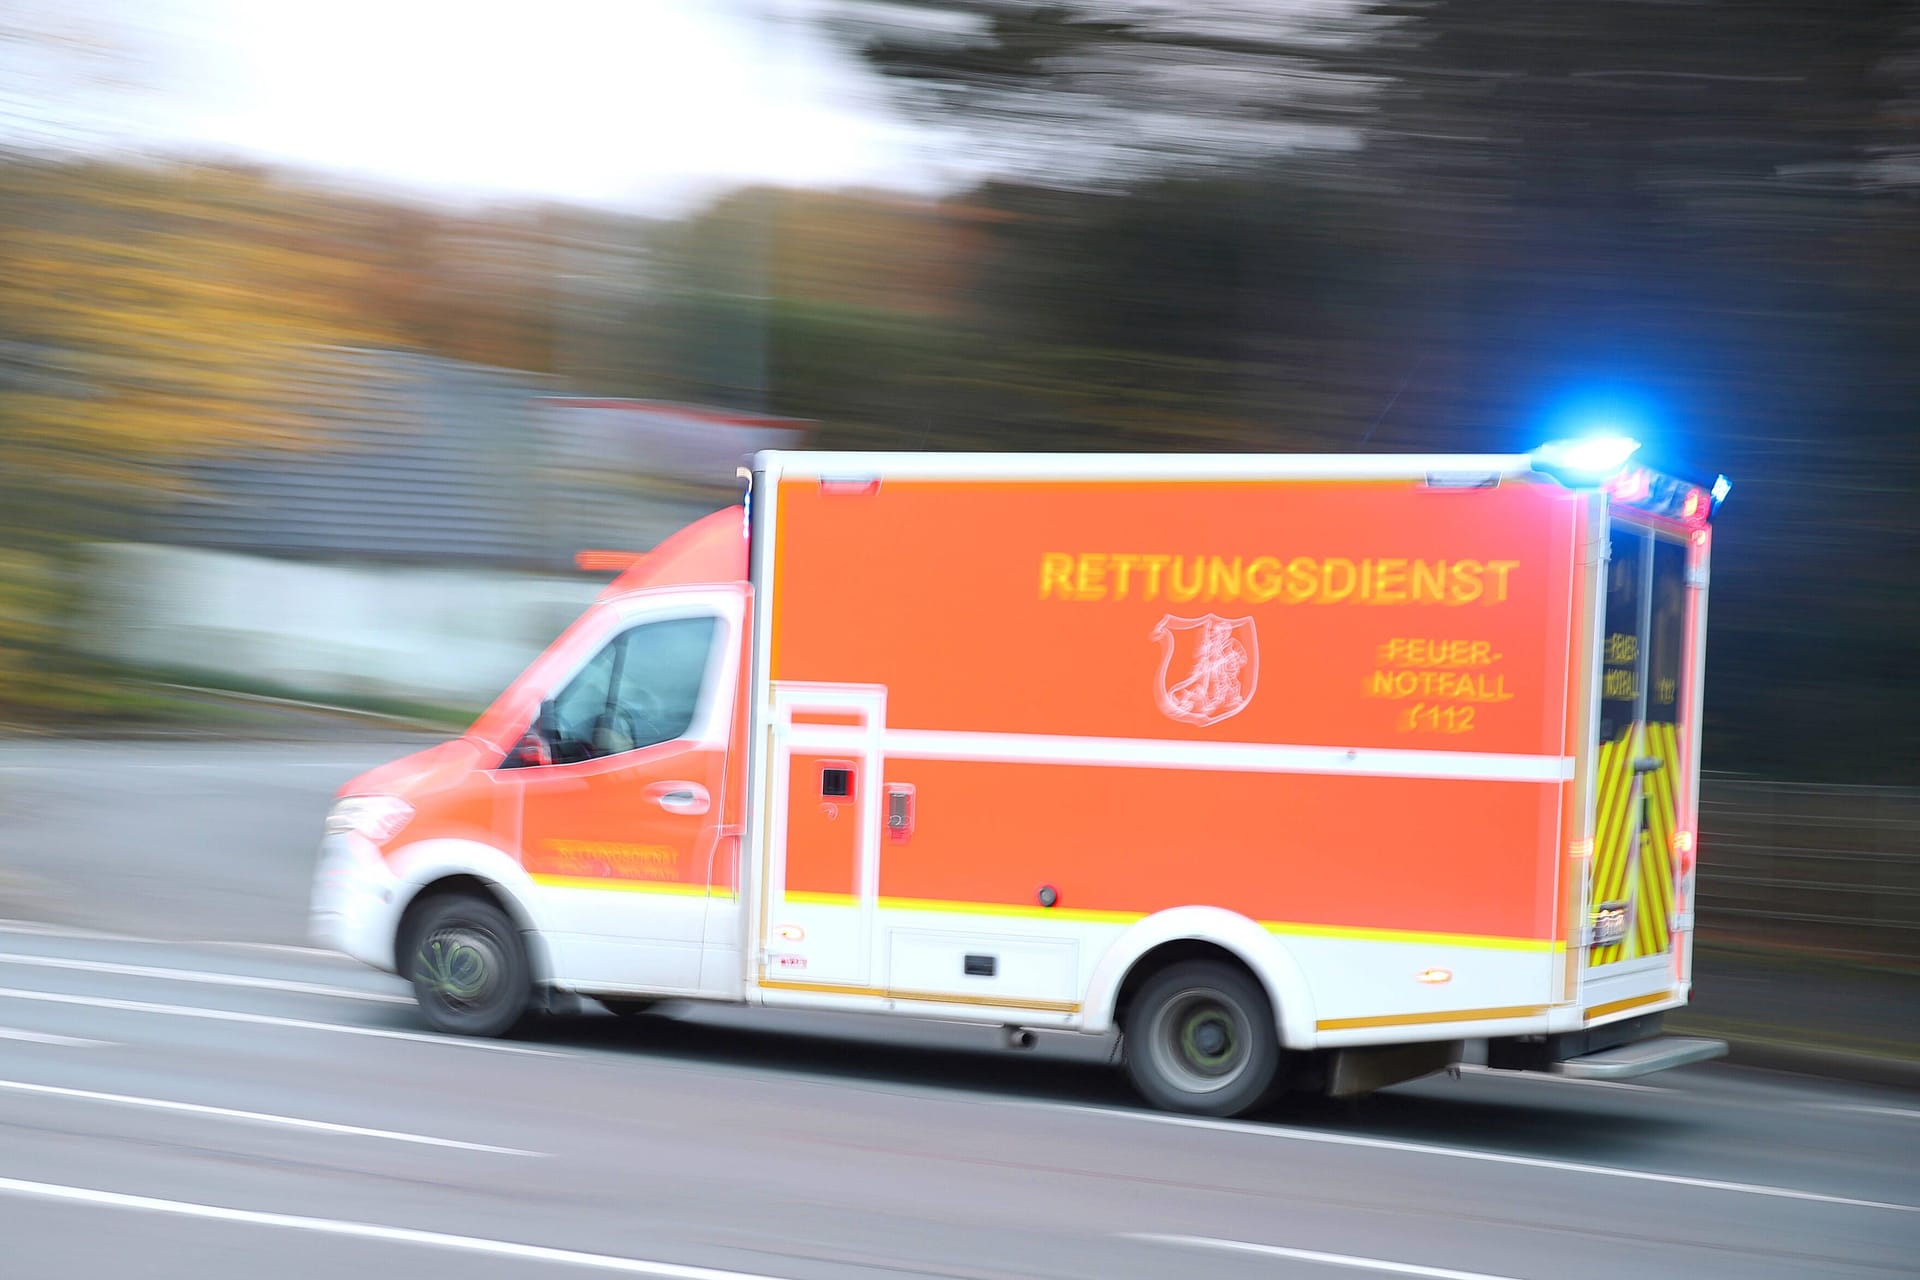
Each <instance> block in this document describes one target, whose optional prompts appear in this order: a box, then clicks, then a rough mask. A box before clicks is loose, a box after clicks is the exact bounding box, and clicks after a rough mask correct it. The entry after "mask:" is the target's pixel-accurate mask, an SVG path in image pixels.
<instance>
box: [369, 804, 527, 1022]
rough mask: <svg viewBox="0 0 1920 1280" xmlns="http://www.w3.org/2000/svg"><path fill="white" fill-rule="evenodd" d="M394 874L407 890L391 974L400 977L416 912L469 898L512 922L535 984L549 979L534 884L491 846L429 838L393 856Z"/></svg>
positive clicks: (396, 931) (515, 863)
mask: <svg viewBox="0 0 1920 1280" xmlns="http://www.w3.org/2000/svg"><path fill="white" fill-rule="evenodd" d="M394 871H395V873H396V874H398V875H399V876H400V878H401V880H402V882H403V883H404V884H405V885H406V886H407V897H406V901H405V903H404V904H403V905H402V906H401V908H400V912H399V915H398V917H397V918H396V920H395V924H394V937H393V958H394V970H395V972H397V973H400V974H402V975H403V976H404V974H405V972H406V969H405V964H406V957H407V954H408V951H409V947H410V942H411V939H410V937H409V933H410V931H411V930H412V929H413V927H414V926H415V925H416V924H417V922H418V920H419V918H420V912H421V910H422V908H424V907H425V906H426V905H427V904H428V903H429V902H430V901H432V900H433V899H435V898H439V897H443V896H446V895H450V894H471V895H474V896H477V897H479V898H482V899H484V900H486V901H489V902H491V903H493V905H495V906H496V907H498V908H500V910H501V911H502V912H504V913H505V914H506V917H507V919H509V920H511V921H513V923H514V926H515V928H517V929H518V930H519V931H520V937H521V941H522V944H523V945H524V946H525V947H526V950H527V964H528V967H529V968H530V970H531V971H532V974H533V981H534V984H535V985H536V986H546V985H548V984H549V983H550V982H551V981H552V977H553V965H552V957H551V956H550V955H549V954H548V949H547V945H546V942H545V940H544V939H543V937H542V934H541V931H540V927H539V923H538V920H537V919H536V917H535V915H534V913H533V910H532V908H531V906H530V903H531V900H532V893H531V890H532V888H533V881H532V879H531V878H530V877H529V876H528V875H527V873H526V870H525V869H524V868H523V867H521V865H520V864H519V862H518V861H516V860H514V859H512V858H509V857H508V856H507V855H506V854H505V853H502V852H501V851H500V850H498V849H496V848H494V847H493V846H491V845H486V844H481V843H480V842H478V841H469V840H428V841H422V842H421V843H420V844H417V845H410V846H408V847H407V848H406V849H404V850H402V851H401V852H400V853H399V854H398V855H397V856H396V857H395V858H394Z"/></svg>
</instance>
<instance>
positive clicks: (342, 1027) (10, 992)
mask: <svg viewBox="0 0 1920 1280" xmlns="http://www.w3.org/2000/svg"><path fill="white" fill-rule="evenodd" d="M0 1000H39V1001H41V1002H43V1003H46V1004H76V1005H82V1006H85V1007H86V1008H89V1009H123V1010H126V1011H127V1012H129V1013H163V1014H167V1015H169V1016H171V1017H176V1018H206V1019H209V1020H210V1021H214V1022H250V1023H253V1024H255V1025H256V1026H263V1027H288V1028H291V1029H293V1030H296V1031H334V1032H338V1033H339V1034H341V1035H344V1036H373V1037H375V1038H378V1039H381V1040H418V1041H422V1042H423V1043H426V1044H445V1045H453V1046H456V1047H460V1048H467V1049H491V1050H492V1051H493V1052H495V1053H525V1054H531V1055H532V1056H534V1057H537V1058H565V1057H569V1056H571V1055H569V1054H565V1053H560V1052H558V1051H556V1050H553V1049H530V1048H528V1047H526V1046H525V1045H517V1044H501V1043H499V1042H498V1041H494V1040H465V1039H462V1038H461V1037H459V1036H437V1035H433V1034H431V1033H430V1032H426V1031H391V1030H388V1029H387V1028H385V1027H356V1026H354V1025H352V1024H351V1023H346V1022H313V1021H310V1020H308V1019H306V1018H277V1017H274V1016H272V1015H270V1014H265V1013H238V1012H235V1011H234V1010H232V1009H201V1008H198V1007H196V1006H194V1005H184V1004H154V1003H152V1002H150V1001H146V1000H116V999H113V998H112V997H109V996H70V995H63V994H61V993H59V992H54V991H27V990H23V989H22V988H20V987H0Z"/></svg>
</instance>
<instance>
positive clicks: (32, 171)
mask: <svg viewBox="0 0 1920 1280" xmlns="http://www.w3.org/2000/svg"><path fill="white" fill-rule="evenodd" d="M355 230H356V229H355V228H354V227H353V226H352V225H351V224H342V223H341V222H340V221H339V220H337V219H335V218H334V217H333V216H332V214H331V212H330V210H329V209H328V207H327V206H326V205H324V204H322V203H320V202H317V201H312V200H310V199H307V198H305V197H304V196H302V195H300V194H298V193H295V192H292V191H290V190H288V189H286V188H284V187H281V186H279V185H276V184H275V183H274V182H272V181H271V180H269V179H267V178H266V177H264V176H262V175H259V174H255V173H250V172H246V171H242V170H236V169H227V170H213V169H199V170H184V169H177V168H175V169H152V168H138V167H133V166H122V165H112V164H104V163H48V162H38V161H33V160H29V159H24V158H22V159H16V160H13V161H11V162H8V163H4V164H0V546H5V547H7V548H8V558H7V561H6V564H5V565H0V595H4V597H5V598H4V600H3V601H0V703H5V702H9V701H11V702H15V703H23V702H24V703H28V704H42V705H44V704H50V703H51V704H68V703H72V702H73V701H74V700H76V699H78V700H80V701H84V700H85V699H86V697H87V696H88V693H87V689H88V686H87V685H86V682H85V681H81V680H76V679H69V678H67V677H65V676H63V675H62V674H61V673H62V672H63V671H69V670H71V668H72V666H73V662H74V661H75V659H74V658H73V655H71V654H70V653H67V652H66V651H65V650H64V649H63V647H62V646H61V644H60V643H59V641H58V639H57V638H55V635H56V633H55V631H54V628H55V625H56V623H57V622H58V620H59V614H60V610H59V608H58V607H57V606H58V605H59V604H60V602H61V601H62V600H63V599H64V598H66V595H65V593H67V592H70V591H71V590H73V589H75V588H76V587H77V584H75V583H74V582H73V580H72V578H71V572H72V566H71V565H69V564H68V563H67V557H66V552H67V550H68V549H69V548H70V546H71V544H72V541H73V540H74V539H75V538H76V537H78V536H80V535H82V534H84V535H86V536H89V537H96V538H98V537H114V536H125V535H127V534H128V533H130V532H132V531H134V529H135V527H136V524H135V522H136V520H137V512H138V511H139V510H140V508H141V506H142V505H143V502H144V499H145V497H146V496H147V494H148V491H149V490H151V489H152V488H153V487H155V486H161V485H164V484H166V483H168V474H169V473H168V472H167V471H166V469H165V468H164V466H163V465H162V464H164V463H166V462H167V461H169V460H172V459H176V458H179V457H181V456H183V455H186V454H190V453H192V452H195V451H200V450H207V449H215V448H222V447H232V446H235V445H239V444H246V443H258V442H261V441H265V440H274V441H279V442H286V441H290V440H297V439H298V438H299V437H300V435H301V433H302V432H303V431H304V430H305V429H306V425H307V424H306V419H305V418H304V417H303V415H302V412H301V403H300V395H299V393H298V391H297V390H296V389H295V384H296V383H297V381H298V376H299V371H300V369H301V367H302V364H303V362H304V361H306V360H307V359H310V358H311V356H312V355H313V353H314V352H315V351H316V349H318V348H320V347H324V346H326V345H331V344H342V343H365V342H372V341H377V340H381V339H382V338H384V337H385V336H386V335H385V334H384V333H383V332H382V331H381V330H379V329H377V328H376V327H373V326H370V325H368V324H367V323H366V322H365V321H364V320H363V319H362V318H361V316H360V314H359V311H358V308H357V306H356V300H357V298H358V297H359V296H360V295H361V293H362V291H363V289H364V288H365V286H366V285H367V283H368V279H369V264H368V263H367V262H366V261H364V260H362V259H360V258H357V257H356V256H355V255H354V253H353V252H352V249H351V246H352V245H353V244H354V242H355V239H356V236H355Z"/></svg>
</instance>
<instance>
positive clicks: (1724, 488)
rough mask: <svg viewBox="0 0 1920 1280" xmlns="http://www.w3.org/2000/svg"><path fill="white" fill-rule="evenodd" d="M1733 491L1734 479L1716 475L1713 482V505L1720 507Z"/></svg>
mask: <svg viewBox="0 0 1920 1280" xmlns="http://www.w3.org/2000/svg"><path fill="white" fill-rule="evenodd" d="M1732 492H1733V481H1731V480H1729V479H1727V478H1726V477H1725V476H1718V477H1716V478H1715V479H1714V482H1713V505H1714V506H1716V507H1718V506H1719V505H1720V504H1721V503H1723V502H1725V501H1726V500H1727V495H1728V494H1729V493H1732Z"/></svg>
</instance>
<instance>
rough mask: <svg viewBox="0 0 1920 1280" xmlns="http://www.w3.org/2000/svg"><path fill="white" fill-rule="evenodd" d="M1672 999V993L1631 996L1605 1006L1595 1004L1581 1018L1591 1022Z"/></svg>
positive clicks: (1661, 992)
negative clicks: (1612, 1014) (1611, 1014)
mask: <svg viewBox="0 0 1920 1280" xmlns="http://www.w3.org/2000/svg"><path fill="white" fill-rule="evenodd" d="M1674 998H1675V996H1674V993H1673V992H1671V991H1656V992H1654V993H1653V994H1652V995H1645V996H1633V997H1631V998H1629V999H1626V1000H1612V1001H1609V1002H1608V1003H1606V1004H1597V1005H1595V1006H1593V1008H1591V1009H1588V1010H1587V1011H1586V1012H1585V1013H1584V1014H1582V1015H1581V1016H1582V1017H1584V1018H1585V1019H1586V1020H1587V1021H1588V1022H1592V1021H1593V1020H1594V1019H1595V1018H1604V1017H1606V1016H1607V1015H1608V1014H1610V1013H1620V1012H1623V1011H1624V1010H1627V1009H1638V1008H1640V1007H1641V1006H1642V1005H1649V1004H1659V1003H1660V1002H1661V1001H1663V1000H1672V999H1674Z"/></svg>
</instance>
